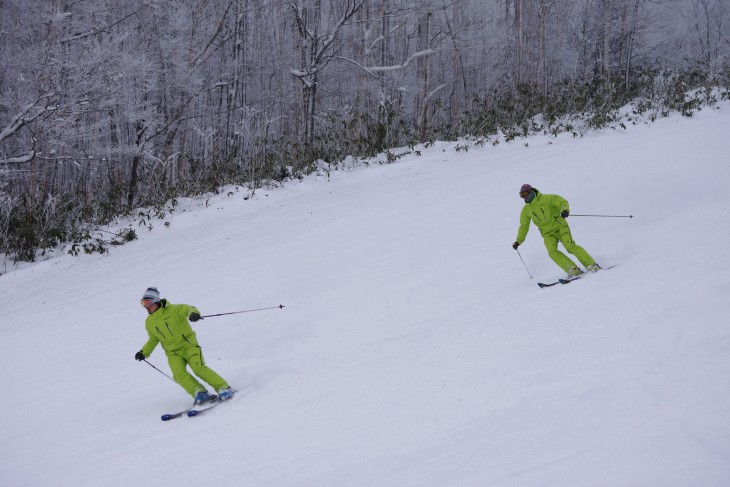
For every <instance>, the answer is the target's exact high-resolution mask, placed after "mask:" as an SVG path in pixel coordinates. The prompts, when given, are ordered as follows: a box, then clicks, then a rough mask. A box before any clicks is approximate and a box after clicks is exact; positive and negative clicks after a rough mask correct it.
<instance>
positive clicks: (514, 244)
mask: <svg viewBox="0 0 730 487" xmlns="http://www.w3.org/2000/svg"><path fill="white" fill-rule="evenodd" d="M519 246H520V244H519V243H518V242H515V243H513V244H512V248H513V249H515V250H517V247H519Z"/></svg>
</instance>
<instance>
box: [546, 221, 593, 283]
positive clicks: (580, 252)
mask: <svg viewBox="0 0 730 487" xmlns="http://www.w3.org/2000/svg"><path fill="white" fill-rule="evenodd" d="M543 238H544V239H545V248H547V251H548V255H549V256H550V258H551V259H553V261H554V262H555V263H556V264H558V266H560V268H561V269H563V270H564V271H565V272H568V271H569V270H570V268H571V267H577V266H576V265H575V263H574V262H573V261H572V260H570V257H568V256H567V255H565V254H564V253H562V252H561V251H559V250H558V242H560V243H562V244H563V247H565V250H566V251H568V252H569V253H571V254H573V255H575V256H576V257H577V258H578V260H579V261H580V263H581V264H583V266H584V267H588V266H590V265H593V264H595V263H596V261H595V260H593V257H591V256H590V255H589V254H588V252H586V250H585V249H584V248H583V247H581V246H580V245H578V244H576V243H575V241H574V240H573V237H572V235H571V234H570V228H569V227H567V226H566V227H563V228H561V229H559V230H557V231H555V232H553V233H550V234H548V235H543Z"/></svg>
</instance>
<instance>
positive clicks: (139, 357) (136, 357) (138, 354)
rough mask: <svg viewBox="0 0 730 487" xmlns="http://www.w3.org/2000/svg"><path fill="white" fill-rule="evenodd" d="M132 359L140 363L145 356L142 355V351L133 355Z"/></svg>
mask: <svg viewBox="0 0 730 487" xmlns="http://www.w3.org/2000/svg"><path fill="white" fill-rule="evenodd" d="M134 359H135V360H140V361H142V360H144V359H145V356H144V354H143V353H142V350H140V351H139V352H137V353H135V354H134Z"/></svg>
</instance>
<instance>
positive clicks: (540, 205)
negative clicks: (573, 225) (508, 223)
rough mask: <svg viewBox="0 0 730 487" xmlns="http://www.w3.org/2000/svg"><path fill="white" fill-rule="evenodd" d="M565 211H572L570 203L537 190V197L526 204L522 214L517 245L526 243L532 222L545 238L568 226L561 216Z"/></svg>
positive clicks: (554, 195) (560, 197)
mask: <svg viewBox="0 0 730 487" xmlns="http://www.w3.org/2000/svg"><path fill="white" fill-rule="evenodd" d="M563 210H568V211H570V208H569V207H568V201H567V200H566V199H565V198H563V197H562V196H558V195H557V194H542V193H540V191H538V190H535V197H534V198H533V199H532V201H530V202H529V203H525V207H524V208H522V213H520V229H519V230H518V231H517V243H519V244H521V243H522V242H524V241H525V237H526V236H527V231H528V230H529V229H530V220H532V221H533V222H534V223H535V226H537V228H539V229H540V235H542V236H543V237H544V236H545V235H549V234H551V233H553V232H555V231H557V230H560V229H561V228H565V227H567V226H568V222H566V221H565V218H563V217H561V216H560V213H562V212H563Z"/></svg>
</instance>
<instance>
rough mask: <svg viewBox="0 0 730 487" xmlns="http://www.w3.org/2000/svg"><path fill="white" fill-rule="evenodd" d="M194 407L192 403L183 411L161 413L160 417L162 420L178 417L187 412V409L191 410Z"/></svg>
mask: <svg viewBox="0 0 730 487" xmlns="http://www.w3.org/2000/svg"><path fill="white" fill-rule="evenodd" d="M194 407H195V405H193V406H192V407H189V408H187V409H186V410H185V411H180V412H179V413H170V414H163V415H162V417H161V418H160V419H161V420H162V421H170V420H171V419H175V418H179V417H180V416H183V415H185V414H187V413H188V412H189V411H192V409H193V408H194Z"/></svg>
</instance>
